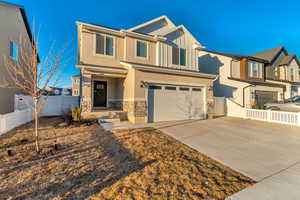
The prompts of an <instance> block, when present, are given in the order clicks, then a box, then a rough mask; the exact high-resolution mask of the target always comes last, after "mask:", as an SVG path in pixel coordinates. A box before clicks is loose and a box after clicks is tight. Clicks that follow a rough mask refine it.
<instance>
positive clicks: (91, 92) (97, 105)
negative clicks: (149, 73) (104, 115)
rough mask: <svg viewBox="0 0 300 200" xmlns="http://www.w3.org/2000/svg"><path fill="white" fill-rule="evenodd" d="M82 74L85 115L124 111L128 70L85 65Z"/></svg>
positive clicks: (83, 109)
mask: <svg viewBox="0 0 300 200" xmlns="http://www.w3.org/2000/svg"><path fill="white" fill-rule="evenodd" d="M81 73H82V85H81V88H82V99H81V107H82V112H83V113H90V114H92V113H94V114H96V113H98V114H99V112H106V111H122V110H123V98H124V80H125V78H126V75H127V70H126V69H122V68H109V67H100V66H86V65H84V66H83V67H82V70H81ZM98 114H97V115H98Z"/></svg>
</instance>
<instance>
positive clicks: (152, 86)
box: [149, 85, 161, 90]
mask: <svg viewBox="0 0 300 200" xmlns="http://www.w3.org/2000/svg"><path fill="white" fill-rule="evenodd" d="M149 89H152V90H161V86H158V85H150V86H149Z"/></svg>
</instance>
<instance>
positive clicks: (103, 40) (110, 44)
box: [96, 34, 114, 56]
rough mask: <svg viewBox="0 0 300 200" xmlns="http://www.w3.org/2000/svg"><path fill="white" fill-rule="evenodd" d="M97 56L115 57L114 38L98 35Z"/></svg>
mask: <svg viewBox="0 0 300 200" xmlns="http://www.w3.org/2000/svg"><path fill="white" fill-rule="evenodd" d="M96 54H102V55H107V56H113V55H114V38H113V37H110V36H106V35H100V34H96Z"/></svg>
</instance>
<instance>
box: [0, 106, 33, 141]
mask: <svg viewBox="0 0 300 200" xmlns="http://www.w3.org/2000/svg"><path fill="white" fill-rule="evenodd" d="M33 116H34V114H33V112H32V110H31V109H25V110H17V111H15V112H12V113H8V114H5V115H0V135H1V134H3V133H6V132H8V131H10V130H12V129H13V128H15V127H18V126H20V125H22V124H25V123H27V122H30V121H31V120H33Z"/></svg>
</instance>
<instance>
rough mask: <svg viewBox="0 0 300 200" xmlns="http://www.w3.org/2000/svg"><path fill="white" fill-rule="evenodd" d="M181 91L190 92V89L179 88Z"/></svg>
mask: <svg viewBox="0 0 300 200" xmlns="http://www.w3.org/2000/svg"><path fill="white" fill-rule="evenodd" d="M179 90H181V91H189V90H190V88H184V87H181V88H179Z"/></svg>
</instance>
